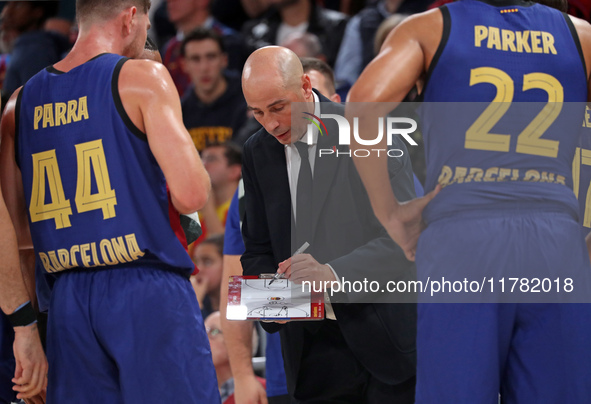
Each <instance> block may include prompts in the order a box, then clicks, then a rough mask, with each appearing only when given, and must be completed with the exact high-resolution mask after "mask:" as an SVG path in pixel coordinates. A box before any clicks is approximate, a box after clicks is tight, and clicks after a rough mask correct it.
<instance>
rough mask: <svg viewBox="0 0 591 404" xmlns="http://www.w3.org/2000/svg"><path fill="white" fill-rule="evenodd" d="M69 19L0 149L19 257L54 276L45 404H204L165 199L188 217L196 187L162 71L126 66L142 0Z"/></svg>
mask: <svg viewBox="0 0 591 404" xmlns="http://www.w3.org/2000/svg"><path fill="white" fill-rule="evenodd" d="M76 9H77V20H78V23H79V27H80V34H79V37H78V40H77V42H76V44H75V45H74V48H73V50H72V52H71V53H70V54H69V55H68V56H67V57H66V58H65V59H64V60H62V61H61V62H58V63H57V64H55V65H54V66H51V67H49V68H47V69H45V70H43V71H42V72H40V73H39V74H38V75H36V76H35V77H33V78H32V79H31V80H30V81H29V82H28V83H27V84H26V85H25V86H24V87H23V88H22V89H20V90H19V91H17V92H16V93H15V94H14V95H13V97H12V98H11V100H12V102H11V104H10V105H9V107H8V108H7V110H6V112H5V116H4V118H3V125H2V144H1V150H0V167H1V172H0V174H1V178H2V181H3V184H2V186H3V190H10V195H7V196H6V200H7V206H9V212H10V214H11V217H12V220H13V223H15V226H16V227H17V237H18V240H19V246H20V248H21V249H23V250H24V249H27V248H31V247H33V248H34V250H35V254H36V258H37V260H36V265H37V266H39V267H40V268H41V269H42V270H44V271H45V272H47V273H51V274H53V275H54V276H55V283H54V286H53V291H52V294H51V301H50V306H49V324H48V336H47V352H48V361H49V367H50V369H51V371H50V374H49V381H48V388H47V402H48V403H58V404H59V403H69V402H97V403H139V402H141V403H162V402H167V401H171V400H175V401H179V402H186V403H210V402H218V401H219V392H218V389H217V382H216V378H215V371H214V368H213V365H212V362H211V353H210V350H209V344H208V341H207V336H206V333H205V330H204V327H203V322H202V319H201V314H200V312H199V307H198V304H197V300H196V297H195V294H194V292H193V290H192V287H191V285H190V283H189V281H188V277H189V275H190V273H191V272H192V271H193V264H192V261H191V259H190V258H189V256H188V255H187V253H186V252H185V250H184V249H183V247H182V245H181V243H180V241H179V240H178V238H176V237H175V234H174V232H173V230H172V228H171V225H170V220H169V214H168V212H169V205H168V196H167V189H166V185H167V184H168V187H169V189H170V195H171V201H172V203H173V205H174V207H175V208H176V210H177V211H179V212H180V213H192V212H194V211H196V210H198V209H200V208H201V207H202V206H203V205H204V204H205V201H206V200H207V197H208V193H209V189H210V183H209V178H208V176H207V173H206V171H205V169H204V167H203V165H202V163H201V161H200V159H199V156H198V155H197V152H196V150H195V148H194V146H193V145H192V143H191V139H190V137H189V134H188V133H187V132H186V130H185V128H184V126H183V124H182V119H181V110H180V101H179V98H178V94H177V93H176V91H175V88H174V84H173V83H172V79H171V78H170V75H169V74H168V72H167V71H166V69H165V68H164V67H163V66H162V65H160V64H157V63H155V62H152V61H147V60H128V59H127V58H128V57H129V58H137V57H138V56H139V55H140V54H141V53H142V51H143V48H144V43H145V41H146V36H147V29H148V27H149V20H148V16H147V12H148V9H149V1H148V0H78V1H77V3H76ZM119 55H122V56H119ZM4 120H7V122H9V123H7V124H4ZM10 122H12V123H10ZM27 219H28V220H27Z"/></svg>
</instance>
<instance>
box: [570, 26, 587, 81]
mask: <svg viewBox="0 0 591 404" xmlns="http://www.w3.org/2000/svg"><path fill="white" fill-rule="evenodd" d="M568 17H569V18H570V19H571V21H572V22H573V26H574V27H575V29H576V30H577V35H578V36H579V41H580V42H581V49H582V50H583V55H584V56H585V63H586V64H587V76H589V73H590V70H589V69H591V24H589V23H588V22H587V21H585V20H583V19H581V18H577V17H573V16H572V15H569V16H568Z"/></svg>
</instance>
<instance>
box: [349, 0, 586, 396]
mask: <svg viewBox="0 0 591 404" xmlns="http://www.w3.org/2000/svg"><path fill="white" fill-rule="evenodd" d="M590 67H591V26H589V24H587V23H586V22H584V21H582V20H578V19H576V18H573V17H570V16H567V15H566V14H563V13H561V12H559V11H557V10H555V9H551V8H549V7H545V6H542V5H540V4H536V3H533V2H529V1H521V0H509V1H506V0H503V1H501V0H499V1H493V0H489V1H484V0H483V1H479V0H462V1H458V2H454V3H450V4H448V5H447V6H443V7H442V8H440V9H435V10H432V11H428V12H426V13H423V14H419V15H416V16H413V17H411V18H409V19H408V20H406V21H405V22H404V23H402V24H401V25H399V26H398V27H397V28H396V30H395V31H394V32H393V33H392V34H391V35H390V36H389V37H388V39H387V41H386V43H385V44H384V46H383V48H382V50H381V53H380V55H379V56H378V57H376V59H375V60H374V61H373V62H372V63H371V64H370V65H369V66H368V67H367V68H366V70H365V71H364V72H363V74H362V75H361V76H360V78H359V80H358V82H357V83H356V84H355V85H354V86H353V88H352V89H351V92H350V95H349V100H348V101H357V102H367V103H369V102H398V101H401V100H402V99H403V98H404V96H405V95H406V94H407V92H408V91H409V90H410V89H411V88H412V87H413V86H414V84H415V83H416V82H417V80H419V79H421V78H423V79H425V80H426V85H425V88H424V90H423V97H424V101H426V103H425V104H424V106H423V107H422V108H423V112H424V116H427V117H429V116H431V117H432V116H437V117H438V118H442V120H441V121H440V122H438V124H436V125H432V124H431V122H432V121H429V120H426V124H425V125H426V127H425V128H424V129H425V130H424V132H423V135H424V136H425V147H426V151H427V152H426V154H427V156H426V159H427V164H428V166H427V171H428V174H427V184H426V190H427V191H431V192H430V193H429V194H427V195H426V196H425V197H424V198H420V199H416V200H414V201H412V202H410V203H408V204H399V203H398V202H397V200H396V199H395V197H394V195H393V194H392V193H391V192H389V188H388V187H387V186H386V185H387V182H386V181H387V178H388V177H387V170H386V163H385V161H382V159H363V158H362V159H356V161H355V163H356V165H357V167H358V169H359V173H360V174H361V176H362V178H363V180H364V183H365V185H366V188H367V190H368V193H369V195H370V198H371V201H372V206H373V208H374V211H375V213H376V216H377V217H378V218H379V219H380V221H381V222H382V224H384V226H385V227H386V228H387V229H388V231H389V233H390V235H391V236H392V238H393V239H394V240H395V241H396V242H397V243H398V244H399V245H400V246H401V247H403V249H404V250H405V252H406V254H407V256H408V257H409V258H410V259H414V258H415V254H416V262H417V272H418V275H419V277H424V276H428V275H435V274H437V275H438V276H439V277H440V278H441V275H442V274H443V275H447V276H449V277H453V276H454V275H455V274H457V273H462V274H464V273H466V272H470V271H472V272H473V273H474V274H475V275H476V276H480V277H482V275H481V274H482V273H493V274H495V273H496V274H498V273H502V274H507V276H510V274H511V273H523V272H520V271H525V273H529V274H535V273H536V271H540V273H544V274H547V275H548V276H551V277H554V278H556V277H558V276H561V274H562V271H563V270H565V269H569V270H570V269H577V270H579V271H580V272H581V273H585V272H586V273H588V272H589V271H590V269H589V265H590V264H589V258H588V255H587V252H586V249H585V244H584V242H583V238H582V237H581V233H580V228H579V227H578V224H577V218H578V212H577V211H578V208H577V202H576V200H575V198H574V195H573V192H572V190H571V189H570V188H571V184H572V171H571V163H572V161H573V156H574V153H575V146H576V141H577V133H578V131H579V128H580V120H578V119H576V120H571V121H572V122H569V121H568V120H566V119H564V117H563V114H562V113H560V114H558V116H557V117H556V119H557V123H559V125H555V126H554V127H550V128H549V130H548V131H547V132H544V133H542V134H540V133H539V132H535V135H536V136H533V137H532V136H527V134H526V135H523V136H521V134H520V133H519V132H517V133H512V132H502V131H500V130H499V129H498V127H495V129H496V132H495V133H492V132H493V130H492V128H489V130H480V131H478V130H470V129H469V128H472V127H471V126H469V124H470V122H468V125H466V128H463V127H462V126H461V125H462V124H463V121H462V120H463V118H464V116H461V115H458V114H456V115H449V116H446V115H444V114H437V113H438V108H439V109H442V110H445V109H446V108H448V106H449V105H451V104H445V103H446V102H465V103H466V104H464V105H465V108H466V111H470V108H472V106H473V105H477V104H475V103H477V102H482V103H490V102H491V101H493V100H495V101H505V105H509V104H508V103H509V102H511V101H517V102H529V103H530V104H529V105H531V103H534V102H538V103H540V104H546V103H549V105H550V103H552V102H562V101H565V102H572V103H577V102H578V103H584V102H586V101H587V100H589V95H588V94H591V92H590V91H589V90H588V88H589V87H588V77H589V68H590ZM429 102H439V104H433V103H432V104H429ZM468 103H470V104H468ZM491 105H492V104H491ZM495 105H496V107H497V108H498V106H499V105H501V104H500V103H499V104H495ZM523 105H526V104H523ZM370 107H371V108H373V109H374V110H377V109H378V107H377V106H376V104H371V105H370ZM364 108H368V106H363V105H361V106H358V108H357V109H355V106H354V105H351V106H349V113H354V114H355V116H362V117H363V116H364V115H363V114H362V113H363V111H364ZM523 108H526V107H523ZM366 111H367V110H366ZM563 112H565V114H566V115H568V111H567V107H565V110H564V111H563ZM359 114H361V115H359ZM430 114H431V115H430ZM502 115H503V114H502V113H501V114H500V115H499V114H497V117H499V116H502ZM580 115H582V114H579V116H580ZM468 116H469V115H468ZM532 116H534V117H535V114H534V115H532ZM488 118H490V117H488ZM495 119H496V118H495ZM499 119H500V118H499ZM364 121H366V119H364V118H360V126H362V127H368V126H364V125H365V124H369V125H371V123H370V122H364ZM496 122H498V120H495V121H494V123H496ZM489 123H490V122H489ZM538 123H539V122H538ZM501 126H502V124H501ZM524 127H525V126H524ZM458 128H460V129H458ZM522 128H523V127H522ZM503 133H512V134H511V135H503ZM538 135H540V136H538ZM559 146H560V147H559ZM542 173H545V175H546V178H545V180H544V181H538V182H535V181H533V180H532V177H531V176H532V175H533V176H534V177H535V175H536V174H537V175H538V176H539V177H540V176H541V175H543V174H542ZM526 174H527V175H529V176H530V178H527V179H526ZM483 177H484V180H483ZM493 179H494V180H493ZM424 209H425V210H424ZM423 210H424V212H423ZM422 219H424V220H425V222H426V224H427V227H426V229H424V225H423V223H422ZM423 229H424V230H423ZM421 231H422V234H421ZM419 235H420V240H419ZM417 241H419V242H418V246H417ZM528 270H529V272H527V271H528ZM462 271H463V272H462ZM495 281H496V280H495ZM579 286H584V285H579ZM588 306H589V305H588V304H585V305H575V304H562V305H560V304H537V305H533V304H421V305H419V313H418V318H419V320H418V334H417V353H418V364H417V392H416V402H417V403H420V404H424V403H438V404H440V403H443V404H447V403H450V404H452V403H453V404H458V403H461V404H464V403H465V404H473V403H478V404H488V403H490V404H493V403H495V404H496V403H497V402H498V399H499V397H498V395H499V393H500V394H501V397H502V400H503V402H504V403H536V404H545V403H548V404H550V403H552V404H554V403H571V404H584V403H591V384H590V383H589V375H591V345H590V344H589V343H588V341H589V339H590V338H591V332H590V329H589V318H591V311H590V310H589V307H588Z"/></svg>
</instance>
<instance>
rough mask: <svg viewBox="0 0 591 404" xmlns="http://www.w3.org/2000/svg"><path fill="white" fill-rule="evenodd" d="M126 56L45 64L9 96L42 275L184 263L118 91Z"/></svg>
mask: <svg viewBox="0 0 591 404" xmlns="http://www.w3.org/2000/svg"><path fill="white" fill-rule="evenodd" d="M126 60H127V59H126V58H122V57H121V56H118V55H113V54H103V55H99V56H97V57H96V58H94V59H92V60H90V61H88V62H86V63H84V64H82V65H80V66H78V67H76V68H74V69H72V70H70V71H69V72H67V73H64V72H60V71H57V70H56V69H54V68H52V67H50V68H48V69H46V70H43V71H41V72H40V73H39V74H38V75H36V76H35V77H33V78H32V79H31V80H30V81H29V82H28V83H27V84H26V85H25V86H24V88H23V90H22V92H21V95H20V97H19V100H18V101H17V111H16V112H17V135H16V142H15V147H16V159H17V164H18V165H19V167H20V169H21V173H22V178H23V187H24V193H25V198H26V203H27V208H28V214H29V219H30V228H31V234H32V238H33V243H34V247H35V252H36V253H37V255H38V259H37V265H38V266H42V268H43V269H44V270H45V271H47V272H60V271H64V270H69V269H76V268H82V269H85V268H93V267H111V266H118V267H126V266H152V267H158V268H162V269H172V270H177V271H181V272H183V273H185V274H186V275H187V276H188V275H189V274H190V273H191V271H192V269H193V265H192V262H191V260H190V258H189V257H188V255H187V253H186V252H185V250H184V249H183V247H182V245H181V244H180V242H179V241H178V239H177V238H176V237H175V235H174V233H173V231H172V229H171V226H170V220H169V215H168V212H169V211H168V207H169V205H168V204H169V202H168V197H167V192H166V181H165V178H164V175H163V173H162V170H161V169H160V167H159V166H158V164H157V162H156V160H155V158H154V156H153V155H152V153H151V151H150V148H149V145H148V142H147V138H146V135H145V134H143V133H142V132H141V131H140V130H139V129H138V128H137V127H135V125H134V124H133V123H132V121H131V120H130V118H129V116H128V115H127V113H126V112H125V108H124V106H123V104H122V102H121V98H120V96H119V83H118V82H119V73H120V70H121V68H122V66H123V64H124V63H125V61H126Z"/></svg>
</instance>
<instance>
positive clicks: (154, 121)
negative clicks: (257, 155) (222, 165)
mask: <svg viewBox="0 0 591 404" xmlns="http://www.w3.org/2000/svg"><path fill="white" fill-rule="evenodd" d="M119 92H120V94H121V101H122V103H123V106H124V107H125V111H126V112H127V114H128V115H129V117H130V118H131V120H132V122H133V123H134V124H135V125H136V126H137V127H138V129H140V130H141V131H143V132H144V133H146V135H147V137H148V143H149V144H150V149H151V150H152V153H153V154H154V157H155V158H156V161H158V164H159V165H160V168H162V171H163V172H164V176H165V177H166V182H167V183H168V186H169V188H170V193H171V195H172V202H173V204H174V206H175V208H176V209H177V210H178V211H179V212H180V213H192V212H195V211H196V210H199V209H201V208H202V207H203V206H204V205H205V202H206V201H207V198H208V196H209V191H210V188H211V184H210V180H209V176H208V174H207V171H205V168H204V167H203V163H202V162H201V159H200V158H199V154H198V153H197V150H196V149H195V146H194V145H193V142H192V141H191V137H190V136H189V133H188V132H187V130H186V129H185V127H184V125H183V119H182V112H181V103H180V99H179V95H178V92H177V91H176V88H175V86H174V83H173V82H172V79H171V78H170V74H169V73H168V71H167V70H166V68H165V67H164V66H163V65H161V64H158V63H155V62H152V61H148V60H129V61H127V62H126V63H125V64H124V65H123V68H122V69H121V75H120V77H119Z"/></svg>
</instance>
